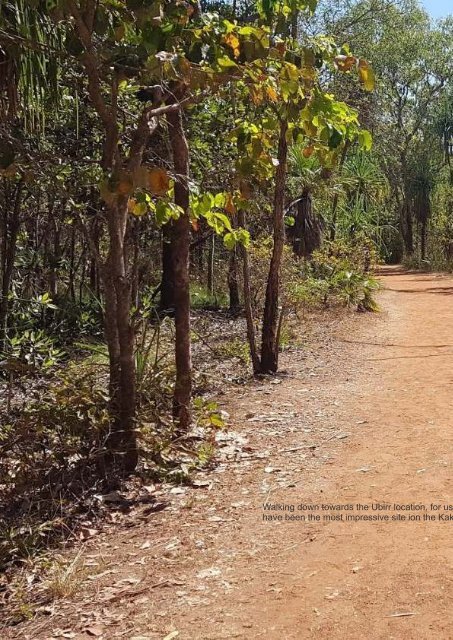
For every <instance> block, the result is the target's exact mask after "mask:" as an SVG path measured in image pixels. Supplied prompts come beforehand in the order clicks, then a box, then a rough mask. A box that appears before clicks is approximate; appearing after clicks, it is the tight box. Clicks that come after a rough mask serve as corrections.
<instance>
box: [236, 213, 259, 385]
mask: <svg viewBox="0 0 453 640" xmlns="http://www.w3.org/2000/svg"><path fill="white" fill-rule="evenodd" d="M238 224H239V226H241V227H242V228H243V229H245V213H244V211H243V210H242V209H241V210H239V212H238ZM240 251H241V254H242V279H243V284H244V310H245V318H246V322H247V339H248V343H249V348H250V357H251V359H252V367H253V373H254V374H257V373H259V371H260V359H259V356H258V351H257V348H256V336H255V323H254V321H253V306H252V294H251V287H250V264H249V254H248V251H247V249H246V247H244V246H241V247H240Z"/></svg>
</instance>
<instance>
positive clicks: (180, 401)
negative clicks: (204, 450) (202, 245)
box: [167, 111, 192, 433]
mask: <svg viewBox="0 0 453 640" xmlns="http://www.w3.org/2000/svg"><path fill="white" fill-rule="evenodd" d="M167 122H168V131H169V137H170V145H171V149H172V154H173V167H174V172H175V175H176V180H175V203H176V204H177V205H179V206H180V207H181V208H182V210H183V211H184V213H182V214H181V215H180V216H179V218H178V219H177V220H176V221H175V222H174V223H173V230H172V242H171V254H172V265H173V274H174V280H173V283H174V303H175V361H176V381H175V391H174V395H173V417H174V419H175V421H176V422H177V424H178V431H179V432H180V433H184V432H186V431H187V429H188V427H189V426H190V419H191V416H190V401H191V394H192V360H191V344H190V293H189V253H190V219H189V213H188V209H189V184H188V179H189V148H188V145H187V140H186V136H185V134H184V128H183V121H182V115H181V113H180V112H179V111H177V112H171V113H167Z"/></svg>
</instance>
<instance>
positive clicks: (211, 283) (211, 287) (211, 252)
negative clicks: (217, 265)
mask: <svg viewBox="0 0 453 640" xmlns="http://www.w3.org/2000/svg"><path fill="white" fill-rule="evenodd" d="M214 256H215V235H213V236H212V237H211V240H210V242H209V253H208V282H207V286H208V291H209V293H210V294H211V296H213V295H214Z"/></svg>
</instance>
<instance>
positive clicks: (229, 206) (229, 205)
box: [225, 193, 236, 215]
mask: <svg viewBox="0 0 453 640" xmlns="http://www.w3.org/2000/svg"><path fill="white" fill-rule="evenodd" d="M225 211H226V212H227V213H229V214H230V215H234V214H235V213H236V207H235V206H234V202H233V196H232V195H231V193H228V194H227V197H226V202H225Z"/></svg>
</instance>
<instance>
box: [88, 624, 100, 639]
mask: <svg viewBox="0 0 453 640" xmlns="http://www.w3.org/2000/svg"><path fill="white" fill-rule="evenodd" d="M84 631H85V632H86V633H88V635H89V636H94V637H95V638H99V636H102V634H103V633H104V629H103V628H102V627H97V626H96V627H86V628H85V629H84Z"/></svg>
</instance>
